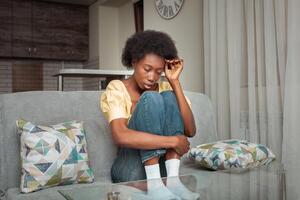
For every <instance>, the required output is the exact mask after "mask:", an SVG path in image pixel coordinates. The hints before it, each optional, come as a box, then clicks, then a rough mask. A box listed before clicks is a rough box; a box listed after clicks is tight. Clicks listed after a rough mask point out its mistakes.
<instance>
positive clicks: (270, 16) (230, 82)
mask: <svg viewBox="0 0 300 200" xmlns="http://www.w3.org/2000/svg"><path fill="white" fill-rule="evenodd" d="M299 2H300V1H299V0H228V1H225V0H204V4H203V5H204V6H203V8H204V9H203V12H204V69H205V93H206V94H207V95H209V96H210V98H211V100H212V102H213V105H214V109H215V113H216V119H217V129H218V136H219V138H220V139H229V138H238V139H247V140H250V141H251V142H258V143H262V144H265V145H267V146H268V147H270V148H271V149H272V151H273V152H274V153H275V155H276V157H277V160H278V161H279V162H280V161H281V160H283V161H284V163H285V167H286V168H287V169H289V171H290V170H292V169H293V168H292V166H294V165H293V164H300V163H299V161H298V160H297V159H296V155H297V154H296V153H297V152H300V145H297V144H296V143H299V142H300V134H297V132H296V131H297V130H300V125H298V124H300V123H297V122H296V120H297V119H299V117H300V109H299V106H297V102H300V92H299V86H300V85H299V84H300V83H299V82H300V60H299V59H300V58H299V57H300V49H299V37H298V36H297V34H298V35H299V32H300V25H299V22H300V19H299V18H300V14H299V12H297V10H300V5H299ZM297 54H298V55H297ZM290 152H292V153H290ZM297 166H299V165H297ZM257 178H259V176H257V177H255V176H253V177H250V180H253V181H255V180H254V179H257ZM288 178H291V179H293V178H294V180H295V181H296V180H297V179H295V177H294V176H293V177H288ZM298 180H300V179H299V177H298ZM262 181H263V180H262ZM265 181H268V180H265ZM270 183H271V182H270ZM271 184H272V183H271ZM287 184H289V181H287ZM252 189H253V190H257V188H252ZM252 189H250V193H249V197H252V195H253V194H254V196H253V199H255V198H257V199H259V198H261V199H264V198H265V197H264V195H266V194H259V192H258V193H253V192H251V190H252ZM267 196H268V198H269V199H272V196H271V194H267ZM258 197H259V198H258ZM250 199H252V198H250ZM291 199H293V198H291Z"/></svg>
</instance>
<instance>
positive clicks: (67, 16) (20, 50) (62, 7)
mask: <svg viewBox="0 0 300 200" xmlns="http://www.w3.org/2000/svg"><path fill="white" fill-rule="evenodd" d="M12 1H13V3H12V10H13V14H12V34H11V35H12V38H11V40H12V45H11V46H12V49H11V52H12V56H13V57H17V58H41V59H55V60H74V61H83V60H87V59H88V7H86V6H78V5H69V4H59V3H48V2H43V1H34V0H12ZM1 26H2V25H1V24H0V27H1ZM0 31H1V28H0ZM0 56H1V55H0Z"/></svg>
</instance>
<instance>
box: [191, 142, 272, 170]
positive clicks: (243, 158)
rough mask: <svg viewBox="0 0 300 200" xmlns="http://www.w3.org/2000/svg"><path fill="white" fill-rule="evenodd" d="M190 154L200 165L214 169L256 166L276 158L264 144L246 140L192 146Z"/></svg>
mask: <svg viewBox="0 0 300 200" xmlns="http://www.w3.org/2000/svg"><path fill="white" fill-rule="evenodd" d="M188 156H189V157H190V158H191V159H193V160H195V161H196V162H197V163H198V164H199V165H201V166H203V167H206V168H209V169H213V170H224V169H231V168H248V167H256V166H259V165H264V164H268V163H270V162H271V161H272V160H274V159H275V156H274V154H273V153H272V151H271V150H270V149H269V148H267V147H266V146H264V145H261V144H256V143H251V142H248V141H244V140H234V139H233V140H223V141H217V142H213V143H207V144H201V145H199V146H197V147H194V148H191V149H190V151H189V152H188Z"/></svg>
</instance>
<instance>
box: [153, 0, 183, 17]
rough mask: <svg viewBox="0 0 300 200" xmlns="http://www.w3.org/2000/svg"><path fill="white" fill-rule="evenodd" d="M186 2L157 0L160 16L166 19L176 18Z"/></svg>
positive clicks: (180, 0)
mask: <svg viewBox="0 0 300 200" xmlns="http://www.w3.org/2000/svg"><path fill="white" fill-rule="evenodd" d="M183 2H184V0H155V7H156V10H157V12H158V14H159V15H160V16H161V17H162V18H164V19H172V18H174V17H175V16H176V15H177V14H178V13H179V11H180V9H181V7H182V5H183Z"/></svg>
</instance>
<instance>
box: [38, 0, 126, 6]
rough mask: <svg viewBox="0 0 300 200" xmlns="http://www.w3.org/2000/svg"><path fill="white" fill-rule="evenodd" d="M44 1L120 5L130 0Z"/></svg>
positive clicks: (51, 0) (49, 0)
mask: <svg viewBox="0 0 300 200" xmlns="http://www.w3.org/2000/svg"><path fill="white" fill-rule="evenodd" d="M43 1H48V2H59V3H69V4H78V5H86V6H90V5H92V4H93V3H96V2H97V1H98V2H99V3H100V4H101V5H105V6H112V7H119V6H121V5H123V4H124V3H126V2H128V1H130V0H43Z"/></svg>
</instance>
